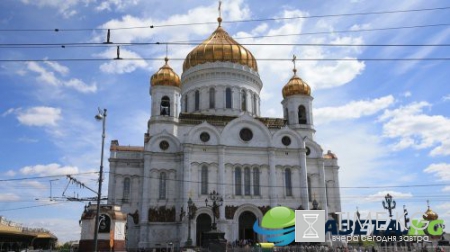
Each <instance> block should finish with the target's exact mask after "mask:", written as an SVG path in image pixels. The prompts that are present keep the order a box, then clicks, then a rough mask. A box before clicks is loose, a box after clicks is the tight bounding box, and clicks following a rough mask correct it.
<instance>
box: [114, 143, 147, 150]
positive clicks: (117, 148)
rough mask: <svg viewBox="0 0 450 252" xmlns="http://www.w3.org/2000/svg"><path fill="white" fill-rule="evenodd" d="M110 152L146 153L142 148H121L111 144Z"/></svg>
mask: <svg viewBox="0 0 450 252" xmlns="http://www.w3.org/2000/svg"><path fill="white" fill-rule="evenodd" d="M110 151H144V147H142V146H120V145H115V144H111V148H110Z"/></svg>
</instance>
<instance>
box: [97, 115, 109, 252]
mask: <svg viewBox="0 0 450 252" xmlns="http://www.w3.org/2000/svg"><path fill="white" fill-rule="evenodd" d="M95 119H97V120H98V121H102V126H103V127H102V152H101V156H100V174H99V178H98V192H97V194H98V195H97V208H96V211H95V226H94V251H95V252H97V248H98V226H99V218H100V200H101V198H102V197H101V196H102V182H103V152H104V149H105V128H106V126H105V125H106V109H103V111H102V110H101V109H100V108H98V114H97V115H96V116H95Z"/></svg>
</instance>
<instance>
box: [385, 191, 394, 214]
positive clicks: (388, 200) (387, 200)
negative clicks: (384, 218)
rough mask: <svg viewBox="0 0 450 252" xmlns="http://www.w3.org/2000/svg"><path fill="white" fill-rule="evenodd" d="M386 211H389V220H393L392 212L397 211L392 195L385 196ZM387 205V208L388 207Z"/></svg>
mask: <svg viewBox="0 0 450 252" xmlns="http://www.w3.org/2000/svg"><path fill="white" fill-rule="evenodd" d="M382 203H383V207H384V209H386V210H388V211H389V218H392V216H393V215H392V210H393V209H395V206H396V202H395V200H392V195H390V194H389V193H388V194H386V196H384V201H382ZM386 205H387V206H386Z"/></svg>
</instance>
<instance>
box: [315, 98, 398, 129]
mask: <svg viewBox="0 0 450 252" xmlns="http://www.w3.org/2000/svg"><path fill="white" fill-rule="evenodd" d="M393 103H394V97H393V96H392V95H388V96H384V97H381V98H377V99H373V100H363V101H352V102H350V103H348V104H346V105H344V106H340V107H325V108H318V109H315V110H314V120H315V124H317V125H319V124H325V123H330V122H332V121H339V120H347V119H356V118H360V117H362V116H369V115H373V114H375V113H377V112H379V111H381V110H384V109H386V108H387V107H389V106H390V105H392V104H393Z"/></svg>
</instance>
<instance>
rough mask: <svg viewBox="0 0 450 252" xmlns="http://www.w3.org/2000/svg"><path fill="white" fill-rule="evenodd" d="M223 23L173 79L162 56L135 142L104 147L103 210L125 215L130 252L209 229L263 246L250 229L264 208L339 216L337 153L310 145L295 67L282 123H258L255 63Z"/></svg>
mask: <svg viewBox="0 0 450 252" xmlns="http://www.w3.org/2000/svg"><path fill="white" fill-rule="evenodd" d="M221 22H222V19H221V18H220V17H219V19H218V27H217V29H216V30H215V31H214V32H213V33H212V34H211V36H209V38H207V39H206V40H205V41H203V42H202V43H201V44H199V45H198V46H197V47H195V48H194V49H193V50H192V51H191V52H190V53H189V54H188V55H187V56H186V59H185V60H184V63H183V73H182V74H181V78H180V77H179V75H178V74H177V73H175V72H174V70H173V69H172V68H171V67H170V65H169V59H168V58H165V64H164V65H163V66H162V67H161V68H160V69H159V70H158V71H157V72H156V73H154V74H153V75H152V76H151V79H150V96H151V116H150V118H149V120H148V124H147V132H146V133H145V135H144V139H143V140H144V141H143V143H144V144H143V146H125V145H120V144H119V141H118V140H113V141H112V142H111V146H110V158H109V167H110V173H109V186H108V204H111V205H119V206H121V209H122V211H123V212H124V213H126V214H128V218H127V231H126V232H127V233H126V237H127V238H126V243H127V245H126V246H127V248H128V251H134V250H136V249H139V248H158V247H159V248H163V247H166V246H168V244H170V245H171V246H176V247H178V246H185V245H186V244H192V245H194V246H200V245H201V243H202V235H203V233H204V232H207V231H209V230H211V227H212V226H213V224H216V226H217V229H218V230H220V231H222V232H224V233H225V239H226V240H227V241H229V242H233V241H236V240H244V239H245V240H252V241H259V242H263V241H264V237H262V236H260V235H258V234H256V233H255V232H253V228H252V227H253V224H254V223H255V221H256V220H258V221H260V220H261V219H262V217H263V216H264V214H265V213H266V212H267V211H268V210H269V209H270V208H271V207H275V206H287V207H290V208H291V209H293V210H295V209H322V210H325V211H326V214H327V216H329V218H331V216H333V214H334V213H335V212H338V211H340V210H341V201H340V193H339V166H338V163H337V157H336V155H335V154H333V153H332V152H331V151H327V152H326V153H324V151H323V150H322V148H321V146H320V145H319V144H318V143H317V142H316V141H315V129H314V115H313V107H312V102H313V97H312V96H311V88H310V86H309V85H308V84H307V83H306V82H305V81H303V80H302V79H301V78H300V77H299V76H298V75H297V70H296V69H295V64H294V69H293V74H292V77H291V78H290V79H289V80H286V84H285V85H284V87H283V88H282V90H280V92H282V95H283V100H282V101H280V102H281V104H282V107H283V114H284V116H283V118H268V117H261V111H260V103H261V99H260V92H261V89H262V88H263V82H262V80H261V79H260V77H259V74H258V64H257V59H256V58H255V57H254V56H253V55H252V53H251V52H250V51H249V50H248V49H246V48H245V47H244V46H242V45H240V44H239V43H238V42H236V41H235V40H234V39H233V38H232V37H231V36H230V35H229V34H228V33H227V32H226V31H225V30H224V28H223V27H222V26H221ZM294 63H295V62H294ZM211 196H215V198H216V200H215V201H214V199H212V197H211ZM188 202H189V203H188ZM213 203H215V205H216V206H217V207H215V208H214V211H213V210H212V209H213V208H211V207H210V205H212V204H213ZM188 240H189V242H188ZM187 242H188V243H187Z"/></svg>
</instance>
